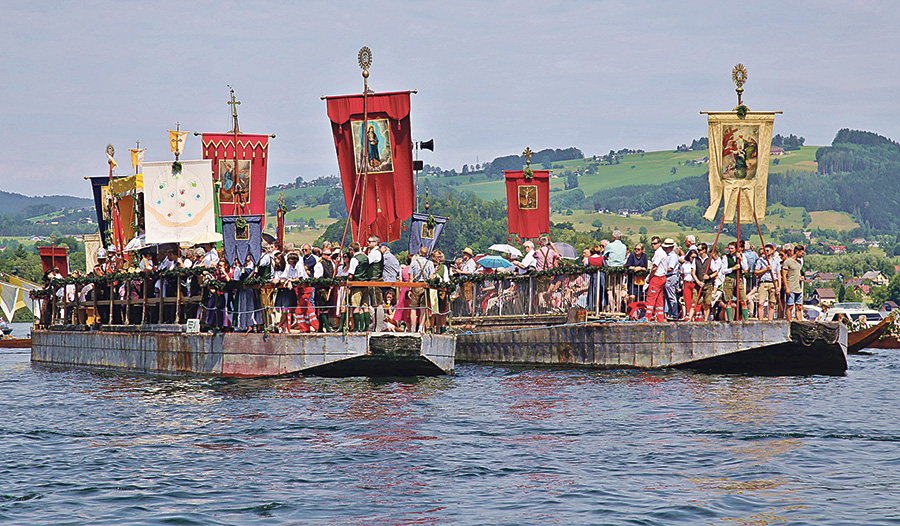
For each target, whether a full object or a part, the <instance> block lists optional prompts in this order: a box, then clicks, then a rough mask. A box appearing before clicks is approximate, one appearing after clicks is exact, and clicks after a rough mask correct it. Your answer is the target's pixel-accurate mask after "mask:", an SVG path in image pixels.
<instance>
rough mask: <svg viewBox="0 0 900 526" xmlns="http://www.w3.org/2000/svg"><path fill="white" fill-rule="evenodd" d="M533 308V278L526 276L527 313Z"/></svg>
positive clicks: (530, 312)
mask: <svg viewBox="0 0 900 526" xmlns="http://www.w3.org/2000/svg"><path fill="white" fill-rule="evenodd" d="M533 309H534V278H533V277H531V276H528V314H529V315H531V314H532V311H533Z"/></svg>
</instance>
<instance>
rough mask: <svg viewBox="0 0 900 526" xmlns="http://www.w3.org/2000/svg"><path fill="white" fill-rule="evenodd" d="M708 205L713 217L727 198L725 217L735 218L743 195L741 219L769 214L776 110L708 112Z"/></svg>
mask: <svg viewBox="0 0 900 526" xmlns="http://www.w3.org/2000/svg"><path fill="white" fill-rule="evenodd" d="M708 116H709V208H707V209H706V213H705V214H703V217H704V218H706V219H707V220H709V221H712V220H713V219H715V217H716V212H717V211H718V210H719V203H721V202H723V201H724V206H725V211H724V214H725V220H726V221H732V220H734V216H735V213H736V211H737V207H738V195H740V207H741V209H740V214H739V215H740V219H741V222H742V223H752V222H753V218H754V214H753V213H754V210H755V211H756V217H757V218H758V219H762V218H763V217H765V215H766V187H767V186H768V182H769V147H770V146H771V145H772V126H773V125H774V123H775V112H759V111H754V112H747V114H746V115H745V116H744V117H743V118H741V117H738V115H737V113H736V112H733V111H721V112H709V113H708Z"/></svg>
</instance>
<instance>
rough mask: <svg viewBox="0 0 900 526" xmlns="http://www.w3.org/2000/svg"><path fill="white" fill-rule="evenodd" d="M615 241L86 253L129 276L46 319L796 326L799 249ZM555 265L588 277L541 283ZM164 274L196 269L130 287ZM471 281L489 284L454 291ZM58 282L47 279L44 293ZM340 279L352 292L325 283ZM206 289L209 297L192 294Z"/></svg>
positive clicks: (81, 292)
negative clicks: (721, 249)
mask: <svg viewBox="0 0 900 526" xmlns="http://www.w3.org/2000/svg"><path fill="white" fill-rule="evenodd" d="M622 237H623V236H622V233H621V232H619V231H618V230H617V231H614V232H612V235H611V239H610V240H602V241H601V242H599V243H598V244H596V245H594V246H591V247H587V248H585V249H584V250H583V252H582V257H581V260H580V261H578V260H573V259H571V256H568V257H569V261H568V262H567V261H565V259H564V258H563V256H562V255H561V254H560V251H559V250H558V249H557V246H556V244H555V243H553V242H552V241H551V240H550V239H549V237H547V236H542V237H540V238H539V240H538V244H537V246H535V244H534V243H533V242H532V241H526V242H525V243H524V244H523V248H524V254H521V255H518V254H517V255H508V256H507V262H506V264H504V265H499V266H497V267H494V268H489V267H487V266H484V265H482V264H480V263H479V261H478V260H479V259H480V258H476V255H475V253H474V251H473V250H472V249H471V248H466V249H464V250H463V251H462V254H461V255H460V256H459V257H458V258H455V259H454V260H452V261H447V260H446V259H445V257H444V254H443V253H442V252H441V251H440V250H433V251H430V252H429V250H428V248H427V247H422V248H421V249H420V250H419V252H418V253H417V254H410V255H407V256H405V258H404V260H403V261H399V260H398V258H397V257H396V256H395V255H394V254H393V253H392V252H391V249H390V246H389V245H388V244H387V243H382V242H381V240H380V239H379V238H378V237H377V236H371V237H369V238H368V239H367V240H366V244H365V246H361V245H360V244H359V243H356V242H353V243H350V244H349V245H348V246H347V247H346V249H345V250H343V251H341V250H340V248H339V247H338V246H337V245H336V244H333V243H328V242H325V243H323V244H322V246H321V247H313V246H311V245H309V244H304V245H302V246H301V247H300V248H299V249H297V248H295V247H293V246H292V245H288V246H286V247H284V249H281V248H280V247H278V246H276V245H274V244H267V243H265V242H263V244H262V250H261V255H260V256H259V257H258V258H253V257H252V256H251V255H250V254H247V255H246V256H245V257H244V258H243V259H241V258H235V259H234V261H231V262H229V261H227V260H226V258H225V257H224V252H223V251H222V250H221V249H218V250H217V249H216V248H215V247H214V246H213V245H204V246H197V247H194V248H190V249H182V248H177V247H173V248H169V249H168V250H165V251H163V252H157V251H156V250H152V249H150V250H143V251H141V253H139V254H137V255H136V256H135V257H131V258H127V259H126V258H122V257H118V255H117V254H116V252H115V249H114V248H112V247H110V248H109V249H108V250H104V249H100V251H99V252H98V254H97V260H98V263H97V265H96V266H95V267H94V269H93V274H94V275H95V276H102V275H104V274H118V273H120V272H123V271H129V270H130V271H131V272H133V276H134V277H133V278H131V277H128V278H126V279H123V280H118V281H115V282H112V283H105V282H103V281H102V280H94V281H92V282H90V283H86V284H82V285H76V284H73V283H69V284H67V285H66V286H65V287H62V288H59V289H58V290H57V291H56V294H57V299H58V300H65V301H64V302H63V303H64V304H65V305H67V307H66V308H65V309H64V310H63V311H61V312H60V313H58V316H59V317H62V318H64V319H67V320H71V321H74V322H76V323H86V322H87V318H88V315H89V313H91V309H89V308H79V309H73V308H72V305H71V304H72V303H73V302H75V301H76V298H77V301H78V303H77V304H81V305H86V306H89V305H92V304H93V305H97V309H96V310H97V312H93V316H94V317H95V319H94V320H93V321H94V322H95V323H112V324H121V323H125V322H128V323H156V322H158V323H178V322H181V321H183V320H185V319H189V318H199V319H200V321H201V323H202V324H203V325H205V326H207V327H208V328H213V329H218V330H233V331H260V332H261V331H275V332H285V333H290V332H311V331H320V332H329V331H374V330H380V331H413V332H422V331H425V330H431V331H434V332H443V331H445V330H446V328H447V326H448V321H449V320H448V318H449V314H450V313H451V312H452V313H453V314H454V315H462V316H471V315H490V314H502V313H506V314H527V313H548V312H560V313H561V312H565V311H567V310H568V309H570V308H572V307H581V308H584V309H586V310H592V311H593V310H596V311H603V312H608V313H622V314H626V315H628V316H629V317H630V318H631V319H635V320H636V319H646V320H648V321H656V322H661V321H665V320H670V321H675V320H683V321H701V320H721V321H736V320H740V319H744V320H746V319H768V320H772V319H775V318H776V317H786V318H796V319H801V318H802V315H803V307H802V304H803V302H802V290H803V287H802V285H803V284H802V266H803V254H804V247H802V246H799V245H798V246H792V245H784V246H781V247H776V246H775V245H772V244H768V245H766V246H765V247H760V248H759V249H757V250H754V247H753V246H752V245H750V244H749V243H748V242H747V241H741V242H740V244H739V245H738V243H735V242H732V243H729V244H728V245H727V250H726V252H725V253H724V254H721V255H720V254H718V251H717V250H716V248H715V247H710V246H708V245H707V244H706V243H697V242H696V240H695V238H694V236H692V235H689V236H686V238H685V242H684V245H685V246H683V247H680V246H677V244H676V243H675V241H674V240H673V239H670V238H667V239H664V240H662V239H660V238H659V237H653V238H652V239H651V240H650V247H649V250H647V248H646V247H644V245H643V243H635V244H633V245H626V243H625V242H623V240H622ZM513 252H514V251H513ZM517 256H518V257H517ZM254 259H255V261H254ZM566 263H568V264H577V263H581V265H583V266H587V267H594V268H596V269H597V270H596V271H588V272H585V271H584V270H581V271H579V272H573V273H559V274H554V273H548V272H542V271H548V270H551V269H555V268H557V267H558V266H560V265H563V264H566ZM492 267H493V266H492ZM178 268H194V269H195V270H197V269H201V270H200V271H198V272H192V273H190V274H189V275H184V276H171V275H168V276H158V277H156V278H155V279H150V280H148V279H145V278H144V277H142V276H141V275H140V273H150V272H153V271H155V270H160V271H162V270H171V269H178ZM535 273H536V279H534V280H533V281H534V282H533V283H532V284H530V285H529V286H528V287H527V288H526V287H525V286H524V284H523V282H522V281H521V280H512V279H508V277H511V276H512V275H518V276H522V275H527V274H535ZM481 274H494V275H493V276H486V277H487V278H489V279H486V280H472V279H468V280H467V279H465V278H466V277H470V276H477V275H481ZM548 274H549V275H548ZM73 276H76V277H78V272H77V271H75V272H74V273H73ZM154 276H156V274H154ZM59 277H61V276H59V274H58V272H56V271H54V270H51V271H48V272H47V274H46V275H45V282H46V283H47V284H49V283H50V281H51V280H52V279H54V278H59ZM335 278H337V280H336V279H335ZM453 278H462V279H461V280H460V281H461V283H460V284H459V286H458V287H452V286H447V287H433V286H428V284H429V283H431V284H434V280H438V281H440V282H443V283H446V284H449V283H450V282H451V280H452V279H453ZM310 280H312V281H310ZM345 280H346V281H351V282H354V285H353V286H350V287H346V286H343V285H340V284H339V282H340V281H345ZM211 282H215V283H217V284H218V286H215V287H207V286H204V285H205V284H209V283H211ZM381 283H384V285H382V284H381ZM249 284H252V285H254V286H248V285H249ZM145 289H146V290H145ZM176 296H178V297H179V298H183V299H184V298H186V299H187V301H184V302H182V305H181V306H179V305H177V303H178V302H176V301H174V300H173V299H172V298H175V297H176ZM111 297H114V298H116V299H119V300H125V299H126V298H130V299H132V300H140V299H142V298H148V297H151V298H162V301H157V302H154V303H153V304H152V305H151V306H150V307H149V308H148V307H147V306H146V305H144V303H142V302H140V301H134V304H133V305H131V306H128V307H126V306H123V305H119V304H116V305H111V304H110V302H109V300H110V298H111ZM95 299H96V300H97V301H96V302H95V301H94V300H95ZM194 299H197V301H193V300H194ZM120 303H121V302H120ZM160 305H161V306H160ZM45 314H46V315H47V316H49V313H45Z"/></svg>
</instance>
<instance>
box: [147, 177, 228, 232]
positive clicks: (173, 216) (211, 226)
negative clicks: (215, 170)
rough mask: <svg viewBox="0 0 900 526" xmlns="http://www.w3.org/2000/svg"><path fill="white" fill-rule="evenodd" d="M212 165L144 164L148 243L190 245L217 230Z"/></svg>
mask: <svg viewBox="0 0 900 526" xmlns="http://www.w3.org/2000/svg"><path fill="white" fill-rule="evenodd" d="M215 225H216V214H215V211H214V210H213V183H212V168H211V166H210V162H209V161H199V160H198V161H181V162H176V163H173V162H170V161H161V162H152V163H144V227H145V231H146V236H145V239H146V242H147V243H148V244H153V243H187V242H189V241H190V240H192V239H194V238H195V237H196V236H198V235H200V234H202V233H204V232H212V231H214V230H215Z"/></svg>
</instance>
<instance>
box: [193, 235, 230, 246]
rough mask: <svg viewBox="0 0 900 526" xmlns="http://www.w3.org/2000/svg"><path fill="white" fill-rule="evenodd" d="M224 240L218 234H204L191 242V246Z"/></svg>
mask: <svg viewBox="0 0 900 526" xmlns="http://www.w3.org/2000/svg"><path fill="white" fill-rule="evenodd" d="M223 239H224V238H223V237H222V234H220V233H218V232H204V233H202V234H200V235H198V236H197V237H195V238H194V239H192V240H191V242H190V244H191V245H205V244H206V243H218V242H220V241H222V240H223Z"/></svg>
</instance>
